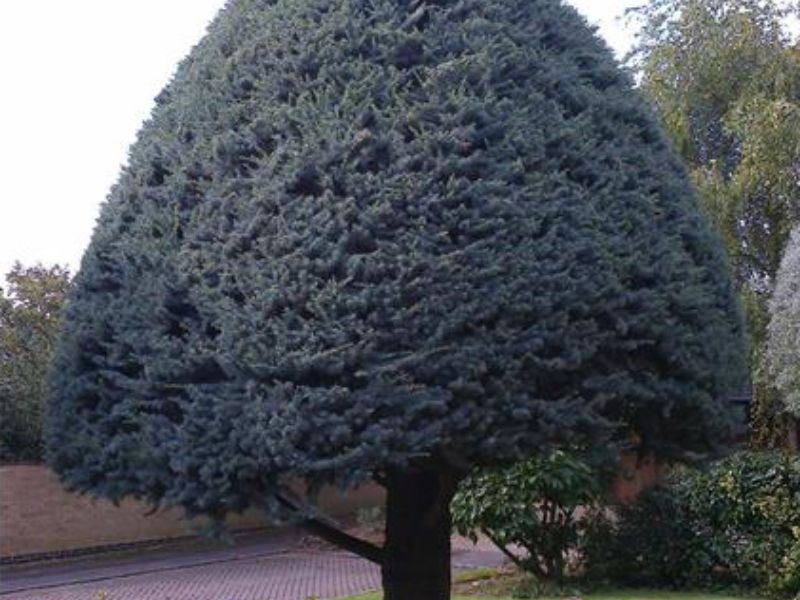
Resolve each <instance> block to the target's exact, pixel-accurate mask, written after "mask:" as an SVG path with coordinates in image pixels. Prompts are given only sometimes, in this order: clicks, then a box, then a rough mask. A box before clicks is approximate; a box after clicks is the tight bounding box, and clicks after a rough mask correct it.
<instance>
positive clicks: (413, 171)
mask: <svg viewBox="0 0 800 600" xmlns="http://www.w3.org/2000/svg"><path fill="white" fill-rule="evenodd" d="M631 87H632V86H631V82H630V81H629V80H628V78H627V77H626V76H625V75H624V74H623V73H622V72H620V70H619V69H618V68H617V65H616V63H615V62H614V60H613V58H612V55H611V53H610V51H609V50H608V49H607V47H606V46H605V45H604V44H602V43H601V42H600V41H599V40H598V39H597V38H596V37H595V36H594V35H593V33H592V32H591V30H590V29H589V28H588V27H587V25H586V23H585V22H584V21H583V20H582V19H581V18H580V17H579V16H578V14H577V13H576V12H575V11H574V10H573V9H570V8H567V7H565V6H564V5H562V3H561V2H559V1H558V0H533V1H532V0H491V1H486V0H481V1H472V0H464V1H460V2H438V1H419V0H409V1H407V2H406V1H400V2H398V1H397V0H337V1H335V2H332V1H331V0H295V1H291V2H289V1H284V0H277V1H275V0H234V1H233V2H230V3H229V4H228V5H227V7H226V8H225V9H224V11H223V12H222V13H221V14H220V15H219V17H218V18H217V19H216V20H215V22H214V23H213V25H212V26H211V28H210V30H209V33H208V35H207V36H206V37H205V38H204V40H203V41H201V42H200V44H199V45H198V46H197V47H196V48H195V49H194V50H193V51H192V53H191V54H190V56H189V57H188V58H187V59H186V60H185V61H184V62H183V63H182V65H181V67H180V68H179V70H178V72H177V74H176V75H175V78H174V80H173V81H172V83H171V84H170V85H169V86H168V87H167V88H166V89H165V90H164V91H163V92H162V93H161V94H160V95H159V97H158V101H157V104H158V105H157V108H156V109H155V111H154V113H153V115H152V118H151V119H150V120H149V121H148V122H147V123H146V125H145V126H144V128H143V130H142V132H141V133H140V135H139V139H138V141H137V142H136V144H135V145H134V147H133V148H132V150H131V154H130V164H129V166H128V167H127V168H126V169H125V170H124V172H123V173H122V175H121V177H120V180H119V182H118V184H117V185H116V186H115V187H114V189H113V190H112V193H111V195H110V198H109V200H108V202H107V203H106V204H105V206H104V208H103V211H102V215H101V217H100V221H99V223H98V227H97V229H96V231H95V234H94V237H93V239H92V243H91V245H90V247H89V249H88V251H87V253H86V255H85V256H84V261H83V266H82V269H81V272H80V273H79V274H78V275H77V277H76V288H75V292H74V294H73V296H72V299H71V301H70V303H69V305H68V308H67V312H66V321H65V334H64V336H63V338H62V341H61V343H60V349H59V351H58V361H57V368H56V369H54V380H53V384H54V385H53V388H54V397H53V401H52V405H51V410H50V412H49V415H50V420H49V443H48V448H49V460H50V463H51V464H52V465H53V467H54V468H55V470H56V471H57V472H59V473H60V474H61V475H62V477H63V478H64V480H65V481H66V482H68V483H69V484H70V485H71V486H72V487H74V488H77V489H81V490H85V491H90V492H92V493H95V494H99V495H103V496H107V497H110V498H113V499H119V498H122V497H125V496H137V497H139V498H142V499H145V500H147V501H150V502H152V503H157V504H164V505H180V506H183V507H184V508H185V509H186V510H187V511H188V512H189V513H190V514H197V513H202V514H207V515H210V516H212V517H214V518H221V517H222V516H224V514H225V513H226V512H229V511H236V510H242V509H245V508H247V507H250V506H258V507H262V508H263V509H264V510H265V511H266V512H267V513H268V514H271V515H274V514H276V513H278V512H280V511H281V510H294V511H299V512H300V513H301V514H303V516H304V517H305V518H306V522H307V523H308V524H309V526H310V527H312V529H313V530H314V531H316V532H317V533H319V534H321V535H324V536H326V537H327V538H328V539H331V540H333V541H335V542H337V543H339V544H342V545H344V546H346V547H348V548H350V549H351V550H353V551H355V552H358V553H360V554H362V555H364V556H366V557H368V558H370V559H371V560H374V561H376V562H378V563H379V564H380V565H381V567H382V571H383V582H384V588H385V590H386V592H385V593H386V598H387V599H389V600H397V599H403V600H410V599H414V600H433V599H442V598H447V597H448V596H449V583H450V561H449V555H450V551H449V549H450V532H451V523H450V512H449V505H450V500H451V497H452V495H453V493H454V491H455V488H456V484H457V482H458V481H459V479H460V478H461V477H463V475H464V474H465V473H466V472H467V471H469V470H470V469H471V468H472V467H474V466H476V465H487V464H495V463H500V462H503V461H509V460H513V459H517V458H520V457H523V456H529V455H531V454H533V453H535V452H537V451H546V450H547V449H548V448H550V447H551V445H552V444H554V443H579V442H580V443H585V444H588V443H590V442H591V441H592V440H593V441H596V440H597V439H602V440H603V441H604V442H605V441H607V440H608V438H609V437H610V438H613V439H615V440H628V439H630V438H631V435H632V432H635V433H636V434H637V435H638V436H639V437H640V439H642V440H643V441H644V443H645V444H646V445H647V448H648V449H650V450H652V451H653V452H656V453H658V454H659V455H661V456H668V457H683V456H686V455H687V454H691V453H694V454H696V453H703V452H711V451H714V450H715V449H716V448H717V447H718V444H719V442H721V441H722V440H723V439H724V437H725V436H726V435H727V433H728V421H729V419H728V415H727V412H726V407H725V405H724V403H720V402H719V401H718V399H719V398H721V397H723V396H724V395H725V394H727V393H729V392H730V390H731V389H732V388H735V387H737V386H738V385H739V384H738V382H737V379H738V377H739V375H740V373H741V372H742V370H743V369H742V354H741V349H742V348H741V333H742V331H741V323H740V319H739V313H738V309H737V304H736V301H735V295H734V293H733V289H732V286H731V281H730V277H729V273H728V269H727V265H726V262H725V259H724V253H723V251H722V248H721V246H720V244H719V242H718V240H717V238H716V237H715V236H714V234H713V233H712V230H711V228H710V226H709V224H708V223H707V221H706V220H705V219H704V218H703V217H702V216H701V214H700V210H699V207H698V205H697V201H696V198H695V196H694V194H693V192H692V190H691V188H690V186H689V184H688V181H687V179H686V174H685V170H684V168H683V166H682V165H681V163H680V161H679V160H678V158H677V157H676V156H675V155H673V153H672V151H671V149H670V147H669V144H668V143H667V141H666V138H665V137H664V135H663V133H662V131H661V130H660V128H659V126H658V125H657V123H656V121H655V119H654V118H653V116H652V115H651V113H650V111H649V109H648V107H647V106H646V105H645V104H644V103H643V101H642V100H641V99H640V97H639V96H638V95H636V94H635V93H633V91H632V89H631ZM288 478H302V479H304V480H305V481H306V482H307V483H308V485H309V487H310V491H311V495H312V496H313V492H314V491H316V490H318V489H319V487H320V486H322V485H324V484H335V485H338V486H340V487H342V488H348V487H351V486H353V485H355V484H358V483H360V482H364V481H366V480H368V479H374V480H376V481H378V482H379V483H381V484H383V485H384V486H385V487H386V490H387V498H388V500H387V509H386V513H387V519H386V542H385V544H384V546H383V547H381V548H378V547H375V546H372V545H370V544H367V543H365V542H363V541H359V540H355V539H353V538H350V537H348V536H347V535H345V534H344V533H342V532H339V531H336V530H335V529H333V528H332V527H330V526H328V525H327V524H326V523H324V522H323V521H322V520H321V519H319V518H316V514H315V512H314V509H313V508H312V507H310V506H308V507H304V506H303V505H301V504H300V501H299V500H298V499H296V498H294V497H291V496H290V495H289V494H288V493H287V492H286V490H285V486H284V483H285V482H286V481H287V479H288Z"/></svg>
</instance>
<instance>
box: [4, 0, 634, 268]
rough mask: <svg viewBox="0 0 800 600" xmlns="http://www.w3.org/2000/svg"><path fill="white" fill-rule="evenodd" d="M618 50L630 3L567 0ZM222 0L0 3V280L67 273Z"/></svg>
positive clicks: (626, 39)
mask: <svg viewBox="0 0 800 600" xmlns="http://www.w3.org/2000/svg"><path fill="white" fill-rule="evenodd" d="M570 2H571V3H572V4H574V5H575V6H576V7H578V9H579V10H580V11H581V12H582V13H583V14H584V15H586V17H587V18H588V19H589V20H590V21H591V22H592V23H595V24H597V25H598V26H599V27H600V33H601V34H602V35H603V36H604V37H605V38H606V39H607V40H608V42H609V44H610V45H611V46H612V47H614V48H615V49H616V50H617V52H618V53H620V52H621V53H624V51H625V50H627V47H628V44H629V40H630V36H629V35H628V34H627V32H626V31H625V30H624V27H623V25H622V23H621V22H620V21H619V20H618V17H619V16H620V15H621V14H622V12H623V11H624V9H625V8H626V6H630V5H633V4H636V3H637V2H636V0H570ZM224 3H225V0H69V1H65V0H20V1H11V0H3V1H2V2H0V77H2V79H1V81H2V92H1V93H0V283H2V279H3V275H4V274H5V273H7V272H8V270H9V269H10V268H11V265H12V264H13V263H14V261H16V260H19V261H21V262H22V263H23V264H26V265H28V264H34V263H36V262H42V263H44V264H53V263H60V264H66V265H68V266H69V267H71V268H72V269H73V270H74V269H77V267H78V265H79V263H80V257H81V255H82V253H83V251H84V249H85V248H86V245H87V244H88V243H89V238H90V236H91V233H92V228H93V227H94V221H95V219H96V217H97V215H98V211H99V206H100V203H101V202H102V201H103V200H104V199H105V197H106V194H107V193H108V190H109V188H110V187H111V185H112V184H113V183H114V181H115V180H116V178H117V175H118V174H119V170H120V167H121V165H122V164H123V163H124V162H125V161H126V156H127V148H128V146H129V145H130V144H131V143H132V142H133V140H134V138H135V135H136V132H137V130H138V129H139V126H140V125H141V123H142V121H143V120H144V119H145V118H146V117H147V114H148V113H149V112H150V109H151V107H152V103H153V98H154V97H155V96H156V95H157V94H158V92H159V90H160V89H161V88H162V87H163V86H164V84H165V83H166V82H167V81H168V80H169V78H170V75H171V74H172V72H173V70H174V69H175V67H176V65H177V63H178V61H179V60H180V59H181V58H182V57H183V56H185V55H186V53H187V52H188V51H189V49H190V48H191V47H192V46H193V45H194V44H195V43H196V42H197V41H198V40H199V39H200V37H201V36H202V35H203V32H204V31H205V27H206V25H207V24H208V22H209V21H210V20H211V19H212V18H213V16H214V15H215V14H216V12H217V11H218V10H219V9H220V8H221V7H222V6H223V5H224Z"/></svg>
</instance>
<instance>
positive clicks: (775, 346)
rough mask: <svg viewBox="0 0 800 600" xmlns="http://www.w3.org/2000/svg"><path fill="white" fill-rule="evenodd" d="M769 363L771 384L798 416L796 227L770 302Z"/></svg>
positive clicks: (799, 237)
mask: <svg viewBox="0 0 800 600" xmlns="http://www.w3.org/2000/svg"><path fill="white" fill-rule="evenodd" d="M770 315H771V320H770V324H769V344H768V349H769V362H770V367H771V368H770V372H771V373H772V375H773V376H774V378H775V387H777V388H778V390H779V391H780V392H781V394H782V395H783V398H784V399H785V402H786V406H787V408H788V410H789V411H790V412H791V413H792V414H793V415H794V416H795V417H798V418H800V227H798V228H796V229H795V230H794V233H793V234H792V236H791V238H790V240H789V245H788V247H787V249H786V254H785V255H784V257H783V262H782V264H781V268H780V270H779V271H778V278H777V284H776V286H775V294H774V295H773V297H772V302H771V303H770Z"/></svg>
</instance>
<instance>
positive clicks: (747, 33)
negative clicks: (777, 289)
mask: <svg viewBox="0 0 800 600" xmlns="http://www.w3.org/2000/svg"><path fill="white" fill-rule="evenodd" d="M633 12H634V14H635V16H637V17H638V18H639V22H640V24H641V29H640V32H639V44H638V46H637V49H636V51H635V53H634V54H633V56H632V63H633V66H634V68H635V69H636V70H637V71H638V74H639V75H640V76H641V82H642V89H643V90H644V92H645V93H646V94H647V96H648V97H649V98H650V99H651V100H652V101H653V102H654V104H655V106H656V108H657V110H658V113H659V115H660V116H661V118H662V120H663V122H664V124H665V126H666V129H667V132H668V133H669V135H670V137H671V138H672V140H673V142H674V143H675V145H676V146H677V148H678V150H679V151H680V154H681V155H682V157H683V159H684V161H685V162H686V163H687V164H688V165H689V169H690V173H691V175H692V179H693V181H694V183H695V185H696V187H697V188H698V190H699V191H700V196H701V199H702V200H703V203H704V205H705V208H706V212H707V214H708V215H709V216H710V217H711V219H712V220H713V222H714V224H715V226H716V228H717V230H718V231H719V232H720V233H721V235H722V237H723V238H724V240H725V244H726V248H727V251H728V256H729V257H730V259H731V262H732V264H733V267H734V272H735V275H736V281H737V284H738V285H737V287H738V288H739V293H740V295H741V297H742V299H743V304H744V306H745V309H746V314H747V326H748V333H749V337H750V342H751V343H750V360H749V362H750V373H751V381H752V392H753V410H752V411H751V412H752V416H753V423H752V424H753V435H752V440H751V441H752V442H753V443H754V444H755V445H757V446H765V447H772V446H776V445H782V444H783V443H784V441H785V435H784V434H785V422H784V419H783V417H782V416H781V406H782V402H781V398H780V393H779V391H778V390H776V389H775V388H774V386H773V385H772V375H771V374H770V372H769V368H768V365H767V359H766V338H767V325H768V323H769V311H768V302H769V298H770V296H771V294H772V292H773V289H774V286H775V277H776V274H777V271H778V267H779V265H780V262H781V257H782V256H783V253H784V250H785V248H786V242H787V240H788V236H789V232H790V231H791V229H792V227H793V225H794V224H796V223H800V191H798V189H799V188H798V173H800V47H798V45H797V43H796V41H795V39H794V38H793V37H792V35H791V31H790V28H789V26H788V24H789V23H790V22H791V17H800V5H799V4H797V3H796V2H791V3H790V2H786V1H782V0H650V1H649V2H648V3H647V4H646V5H645V6H643V7H641V8H638V9H635V10H634V11H633Z"/></svg>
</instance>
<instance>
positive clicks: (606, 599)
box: [340, 590, 747, 600]
mask: <svg viewBox="0 0 800 600" xmlns="http://www.w3.org/2000/svg"><path fill="white" fill-rule="evenodd" d="M477 598H480V600H511V597H510V596H503V597H496V596H495V597H489V596H453V598H452V600H476V599H477ZM581 598H582V599H583V600H747V599H745V598H742V597H737V596H719V595H715V594H689V593H678V592H652V591H630V590H625V591H620V592H602V593H598V594H588V595H586V596H581ZM340 600H381V594H380V593H379V592H375V593H372V594H364V595H361V596H348V597H347V598H342V599H340ZM538 600H564V599H563V598H539V599H538Z"/></svg>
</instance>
